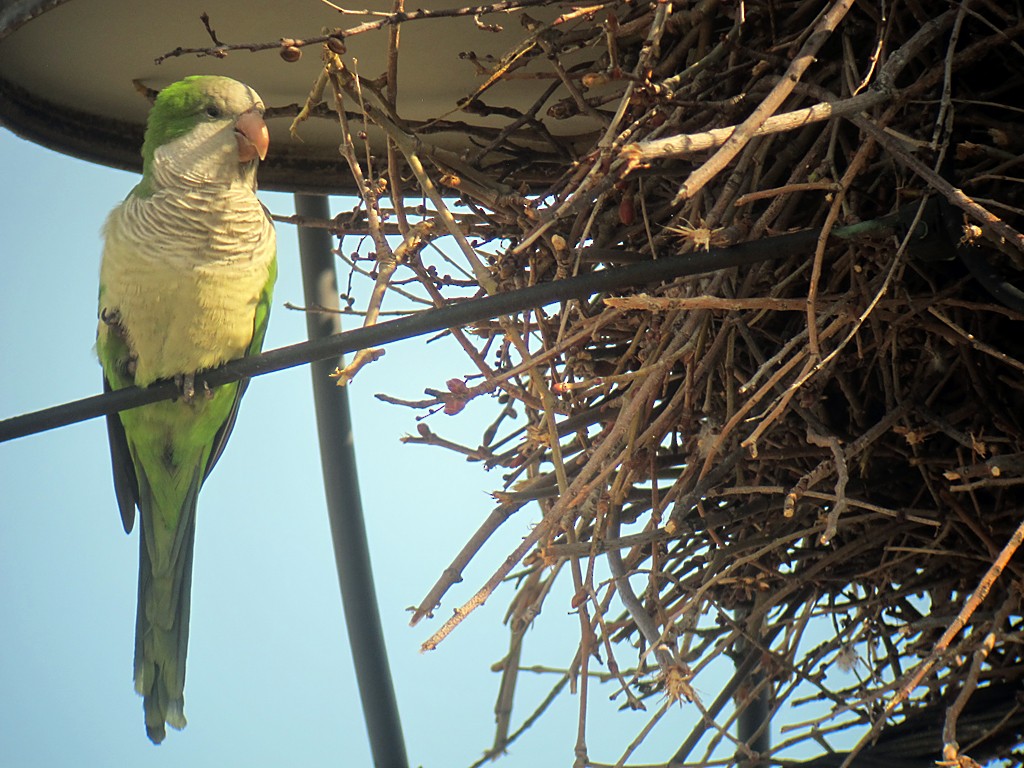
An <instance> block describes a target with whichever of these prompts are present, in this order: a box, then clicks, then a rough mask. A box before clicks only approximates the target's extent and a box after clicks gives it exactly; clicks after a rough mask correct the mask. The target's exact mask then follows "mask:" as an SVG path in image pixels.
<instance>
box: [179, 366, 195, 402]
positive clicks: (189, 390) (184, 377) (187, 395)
mask: <svg viewBox="0 0 1024 768" xmlns="http://www.w3.org/2000/svg"><path fill="white" fill-rule="evenodd" d="M174 383H175V384H177V385H178V391H179V392H180V393H181V399H182V400H184V401H185V402H186V403H191V402H192V401H193V400H195V399H196V375H195V373H179V374H178V375H176V376H175V377H174Z"/></svg>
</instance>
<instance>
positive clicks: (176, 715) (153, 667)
mask: <svg viewBox="0 0 1024 768" xmlns="http://www.w3.org/2000/svg"><path fill="white" fill-rule="evenodd" d="M140 474H141V473H140ZM201 481H202V473H201V472H200V471H199V470H198V468H197V469H196V470H195V471H194V472H193V475H192V478H191V482H190V483H189V487H188V489H187V493H186V495H185V500H184V503H182V504H181V505H180V506H176V508H175V509H172V510H164V509H162V508H161V500H160V499H159V498H155V497H154V495H153V493H152V490H151V485H150V483H149V481H148V478H146V477H145V476H144V475H143V476H141V477H140V478H139V492H140V493H139V508H140V510H141V514H140V516H139V517H140V521H139V522H140V525H141V531H140V534H141V535H140V536H139V542H140V543H139V599H138V607H137V610H136V615H135V690H136V691H138V692H139V693H140V694H141V695H142V696H143V708H144V710H145V717H146V734H147V735H148V736H149V738H150V739H151V740H152V741H153V742H154V743H155V744H159V743H160V742H161V741H163V739H164V736H165V735H166V731H165V728H164V724H165V723H167V724H169V725H170V726H171V727H173V728H177V729H179V730H180V729H181V728H184V727H185V724H186V721H185V709H184V708H185V659H186V655H187V653H188V626H189V610H190V606H191V599H192V553H193V548H194V544H195V531H196V499H197V498H198V496H199V486H200V485H201ZM164 501H166V500H164ZM164 512H170V514H163V513H164ZM173 520H177V525H176V526H175V530H174V533H173V537H174V539H173V544H172V545H171V547H170V548H169V550H170V551H167V552H164V553H163V554H162V555H161V553H160V552H159V551H158V549H163V548H162V547H159V545H158V544H157V541H158V539H160V538H162V537H168V538H169V537H170V535H171V531H169V530H167V527H166V526H165V527H164V530H163V531H160V530H159V528H160V527H161V526H162V524H164V521H167V522H170V521H173ZM165 541H166V539H165Z"/></svg>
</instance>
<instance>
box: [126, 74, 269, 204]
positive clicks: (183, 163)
mask: <svg viewBox="0 0 1024 768" xmlns="http://www.w3.org/2000/svg"><path fill="white" fill-rule="evenodd" d="M263 110H264V106H263V100H262V99H260V97H259V94H258V93H256V91H254V90H253V89H252V88H250V87H249V86H247V85H243V84H242V83H240V82H238V81H237V80H232V79H231V78H229V77H219V76H213V75H194V76H192V77H186V78H185V79H184V80H180V81H178V82H176V83H172V84H171V85H169V86H167V87H166V88H164V89H163V90H162V91H160V93H159V95H158V96H157V97H156V102H155V103H154V104H153V108H152V110H150V113H149V120H148V121H147V123H146V138H145V142H144V143H143V145H142V160H143V187H144V188H145V189H146V190H149V191H152V190H153V189H156V188H159V187H160V186H161V185H163V184H165V183H168V182H174V181H184V182H186V183H197V184H208V183H218V182H221V183H232V182H233V181H235V180H237V179H239V178H241V179H245V180H253V179H254V178H255V168H256V165H257V163H258V162H259V160H262V159H263V158H265V157H266V155H267V148H268V146H269V144H270V136H269V134H268V133H267V125H266V123H264V122H263Z"/></svg>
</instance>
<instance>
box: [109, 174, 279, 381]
mask: <svg viewBox="0 0 1024 768" xmlns="http://www.w3.org/2000/svg"><path fill="white" fill-rule="evenodd" d="M227 192H228V194H225V190H223V189H221V190H219V191H218V192H216V193H215V192H211V191H210V190H195V191H193V192H191V193H189V194H180V193H162V192H158V193H155V194H154V195H152V196H150V197H134V196H132V197H129V198H128V199H127V200H126V201H125V202H124V203H122V204H121V205H120V206H119V207H118V208H116V209H114V211H113V212H112V213H111V215H110V217H109V219H108V220H107V224H106V227H105V229H104V234H105V236H106V246H105V248H104V253H103V263H102V267H101V272H100V284H101V286H102V288H101V291H102V292H101V297H100V302H101V307H102V308H104V309H106V310H107V312H108V314H109V313H110V312H111V311H114V312H116V313H117V316H118V317H119V319H120V325H121V327H122V329H123V330H124V332H125V333H126V336H127V338H128V342H129V346H130V347H131V349H132V351H133V353H134V355H135V356H136V368H135V381H136V383H137V384H139V385H141V386H145V385H147V384H149V383H151V382H152V381H154V380H156V379H162V378H170V377H173V376H175V375H177V374H182V373H192V372H195V371H199V370H204V369H207V368H212V367H216V366H218V365H221V364H222V363H225V362H227V361H228V360H232V359H235V358H238V357H241V356H242V355H244V354H245V351H246V349H247V348H248V346H249V343H250V342H251V341H252V334H253V320H254V315H255V310H256V305H257V302H258V300H259V297H260V294H261V293H262V291H263V290H264V288H265V287H266V285H267V281H268V277H269V272H270V269H271V264H272V262H273V259H274V254H275V250H276V249H275V236H274V230H273V226H272V225H271V223H270V221H269V220H268V218H267V216H266V214H265V212H264V211H263V208H262V206H261V205H260V203H259V201H258V200H257V198H256V196H255V195H254V194H253V193H252V191H251V190H247V189H244V188H233V189H232V190H229V191H227Z"/></svg>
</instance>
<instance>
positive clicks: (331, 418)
mask: <svg viewBox="0 0 1024 768" xmlns="http://www.w3.org/2000/svg"><path fill="white" fill-rule="evenodd" d="M295 212H296V213H297V214H299V215H300V216H305V217H309V218H315V219H329V218H330V210H329V206H328V200H327V198H326V197H322V196H319V195H303V194H297V195H295ZM299 255H300V257H301V261H302V285H303V293H304V294H305V301H306V307H307V310H312V309H314V308H316V307H323V308H325V309H327V310H335V311H334V312H314V311H308V312H307V314H306V329H307V331H308V334H309V338H310V341H313V340H316V339H324V338H327V337H330V336H335V335H336V334H338V333H340V332H341V316H340V315H339V314H338V313H337V309H338V307H339V305H338V280H337V275H336V272H335V269H334V255H333V253H332V252H331V236H330V233H328V232H327V231H326V230H317V229H306V228H300V229H299ZM340 362H341V360H340V358H339V357H338V356H335V357H333V358H331V357H328V358H323V359H318V360H315V361H313V363H312V365H311V366H310V372H311V373H312V375H313V401H314V404H315V406H316V425H317V433H318V434H319V436H320V463H321V466H322V468H323V475H324V492H325V494H326V497H327V515H328V518H329V519H330V524H331V540H332V542H333V543H334V560H335V563H336V565H337V568H338V583H339V584H340V585H341V599H342V605H343V606H344V610H345V625H346V628H347V630H348V638H349V642H350V643H351V645H352V660H353V663H354V665H355V671H356V680H357V681H358V684H359V698H360V700H361V701H362V705H363V717H364V719H365V722H366V730H367V733H368V735H369V739H370V750H371V752H372V754H373V764H374V765H375V766H376V767H377V768H408V765H409V762H408V759H407V757H406V753H405V740H404V738H403V737H402V723H401V720H400V718H399V715H398V703H397V701H396V699H395V690H394V686H393V685H392V681H391V672H390V669H389V666H388V655H387V647H386V646H385V644H384V632H383V630H382V628H381V623H380V612H379V611H378V609H377V593H376V590H375V589H374V584H373V570H372V567H371V565H370V551H369V547H368V546H367V542H366V526H365V524H364V521H363V506H362V501H361V498H360V494H359V477H358V475H357V473H356V456H355V442H354V438H353V434H352V418H351V414H350V413H349V405H348V388H347V387H338V386H335V384H334V382H333V380H332V379H331V378H330V377H329V374H330V373H331V371H332V370H333V369H334V367H335V366H336V365H337V364H338V363H340ZM342 763H343V764H347V761H344V760H342Z"/></svg>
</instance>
